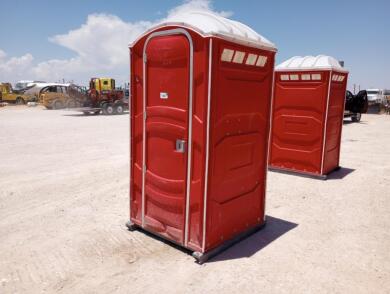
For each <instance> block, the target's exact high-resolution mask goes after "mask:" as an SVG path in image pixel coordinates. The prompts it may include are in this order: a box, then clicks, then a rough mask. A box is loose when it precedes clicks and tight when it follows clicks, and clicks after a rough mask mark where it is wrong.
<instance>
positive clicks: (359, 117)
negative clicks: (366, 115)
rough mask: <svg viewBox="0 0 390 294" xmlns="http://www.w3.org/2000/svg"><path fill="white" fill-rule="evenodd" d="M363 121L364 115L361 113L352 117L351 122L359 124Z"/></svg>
mask: <svg viewBox="0 0 390 294" xmlns="http://www.w3.org/2000/svg"><path fill="white" fill-rule="evenodd" d="M361 119H362V114H361V113H356V114H354V115H353V116H351V120H352V121H353V122H359V121H360V120H361Z"/></svg>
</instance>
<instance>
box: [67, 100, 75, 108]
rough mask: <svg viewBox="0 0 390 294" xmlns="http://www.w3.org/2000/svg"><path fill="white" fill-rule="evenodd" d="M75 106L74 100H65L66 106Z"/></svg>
mask: <svg viewBox="0 0 390 294" xmlns="http://www.w3.org/2000/svg"><path fill="white" fill-rule="evenodd" d="M75 107H76V101H74V100H72V99H69V100H68V101H66V108H75Z"/></svg>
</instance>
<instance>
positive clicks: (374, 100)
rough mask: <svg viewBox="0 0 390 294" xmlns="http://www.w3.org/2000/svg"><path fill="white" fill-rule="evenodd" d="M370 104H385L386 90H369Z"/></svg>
mask: <svg viewBox="0 0 390 294" xmlns="http://www.w3.org/2000/svg"><path fill="white" fill-rule="evenodd" d="M367 99H368V104H369V105H373V104H383V103H384V102H385V95H384V90H382V89H367Z"/></svg>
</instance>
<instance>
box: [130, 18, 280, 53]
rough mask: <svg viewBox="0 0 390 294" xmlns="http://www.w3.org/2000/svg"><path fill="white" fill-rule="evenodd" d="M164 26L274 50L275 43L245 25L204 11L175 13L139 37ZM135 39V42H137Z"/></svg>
mask: <svg viewBox="0 0 390 294" xmlns="http://www.w3.org/2000/svg"><path fill="white" fill-rule="evenodd" d="M164 26H180V27H187V28H189V29H192V30H194V31H196V32H198V33H199V34H200V35H202V36H204V37H210V36H215V37H220V38H223V39H227V40H229V41H231V42H235V43H240V44H243V45H248V46H252V47H260V48H265V49H269V50H273V51H276V46H275V44H273V43H272V42H270V41H269V40H267V39H266V38H264V37H263V36H261V35H260V34H258V33H257V32H255V31H254V30H253V29H251V28H250V27H248V26H247V25H244V24H243V23H241V22H238V21H234V20H230V19H227V18H225V17H222V16H220V15H217V14H214V13H210V12H205V11H189V12H184V13H179V14H175V15H174V16H172V17H168V18H167V19H166V20H164V21H163V22H161V23H159V24H158V25H156V26H154V27H152V28H151V29H149V30H148V31H147V32H145V33H144V34H143V35H142V36H141V37H140V38H142V37H143V36H144V35H145V34H147V33H149V32H151V31H153V30H156V29H158V28H160V27H164ZM140 38H138V39H137V40H139V39H140ZM137 40H136V41H135V42H137ZM135 42H134V43H135ZM134 43H133V44H134Z"/></svg>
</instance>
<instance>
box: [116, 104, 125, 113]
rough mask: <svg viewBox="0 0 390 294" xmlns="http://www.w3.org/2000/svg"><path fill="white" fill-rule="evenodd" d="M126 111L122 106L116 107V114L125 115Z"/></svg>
mask: <svg viewBox="0 0 390 294" xmlns="http://www.w3.org/2000/svg"><path fill="white" fill-rule="evenodd" d="M124 111H125V109H124V107H123V105H122V104H118V105H115V113H116V114H123V112H124Z"/></svg>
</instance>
